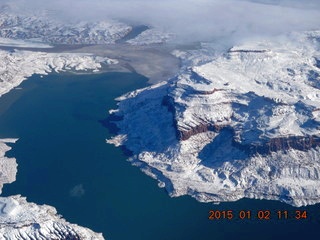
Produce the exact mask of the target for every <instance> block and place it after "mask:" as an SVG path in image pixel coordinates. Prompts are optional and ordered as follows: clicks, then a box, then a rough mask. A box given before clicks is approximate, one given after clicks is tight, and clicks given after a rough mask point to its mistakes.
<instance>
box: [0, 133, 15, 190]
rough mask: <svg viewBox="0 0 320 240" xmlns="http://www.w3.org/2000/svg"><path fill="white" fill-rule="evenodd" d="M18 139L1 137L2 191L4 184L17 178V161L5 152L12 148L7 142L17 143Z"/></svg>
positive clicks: (0, 187)
mask: <svg viewBox="0 0 320 240" xmlns="http://www.w3.org/2000/svg"><path fill="white" fill-rule="evenodd" d="M15 142H16V139H0V193H1V190H2V187H3V184H6V183H12V182H14V181H15V180H16V174H17V163H16V159H14V158H7V157H6V156H5V153H6V152H7V151H9V150H10V149H11V148H10V147H9V146H8V145H7V144H6V143H15Z"/></svg>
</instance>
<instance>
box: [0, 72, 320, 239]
mask: <svg viewBox="0 0 320 240" xmlns="http://www.w3.org/2000/svg"><path fill="white" fill-rule="evenodd" d="M145 85H146V79H145V78H143V77H142V76H140V75H137V74H127V73H106V74H100V75H81V76H76V75H50V76H47V77H44V78H40V77H38V76H34V77H32V78H31V79H29V80H28V81H25V82H23V83H22V85H21V87H22V88H23V89H22V90H13V91H11V92H10V93H8V94H6V95H5V96H3V97H1V99H0V138H3V137H16V138H19V141H18V142H17V143H16V144H12V145H11V146H13V149H12V150H11V151H10V152H9V153H8V154H7V155H8V156H10V157H16V158H17V161H18V164H19V166H18V175H17V181H16V182H14V183H12V184H10V185H5V187H4V190H3V194H4V195H12V194H22V195H23V196H26V197H27V198H28V200H29V201H32V202H36V203H38V204H44V203H45V204H49V205H52V206H54V207H56V208H57V210H58V212H59V213H60V214H62V215H63V216H64V218H66V219H67V220H68V221H70V222H73V223H78V224H80V225H82V226H86V227H89V228H91V229H93V230H94V231H97V232H103V234H104V236H105V237H106V238H107V239H111V240H122V239H134V240H135V239H137V240H147V239H148V240H149V239H155V240H163V239H169V240H171V239H173V240H175V239H185V240H193V239H217V240H219V239H284V238H285V239H311V238H318V236H319V234H320V206H319V205H316V206H310V207H307V208H299V209H298V210H306V211H308V219H306V220H304V219H301V220H296V219H289V220H279V219H277V217H276V214H275V212H276V210H283V211H284V210H288V211H289V212H290V214H291V213H292V214H293V213H294V211H295V210H297V209H296V208H293V207H290V206H288V205H285V204H282V203H279V202H275V201H258V200H248V199H245V200H240V201H238V202H234V203H223V204H220V205H212V204H203V203H199V202H197V201H195V200H194V199H192V198H191V197H188V196H185V197H179V198H170V197H169V196H168V194H167V193H166V192H165V191H164V190H163V189H160V188H158V186H157V182H156V181H155V180H153V179H151V178H150V177H148V176H146V175H144V174H143V173H142V172H140V170H139V169H138V168H136V167H133V166H131V165H130V164H129V163H128V162H127V161H126V157H125V156H124V154H123V153H122V152H121V150H120V149H118V148H115V147H114V146H112V145H108V144H106V143H105V139H106V138H108V137H110V136H111V135H110V134H109V133H108V130H107V129H106V128H104V127H103V126H102V124H101V123H100V122H99V121H100V120H102V119H105V118H106V117H107V116H108V110H109V109H112V108H116V102H115V101H114V98H115V97H117V96H119V95H121V94H123V93H125V92H128V91H130V90H133V89H136V88H140V87H143V86H145ZM210 209H216V210H232V211H233V212H234V213H235V216H234V218H233V219H232V220H227V219H224V220H211V221H210V220H208V216H209V210H210ZM240 210H250V211H252V215H253V216H252V219H251V220H240V219H239V218H238V217H237V213H238V212H239V211H240ZM258 210H270V211H271V212H272V215H271V220H259V219H257V218H254V215H255V213H256V212H257V211H258Z"/></svg>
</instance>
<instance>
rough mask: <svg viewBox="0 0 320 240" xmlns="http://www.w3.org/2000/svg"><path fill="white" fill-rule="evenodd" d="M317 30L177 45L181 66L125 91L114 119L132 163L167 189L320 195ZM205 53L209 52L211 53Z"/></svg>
mask: <svg viewBox="0 0 320 240" xmlns="http://www.w3.org/2000/svg"><path fill="white" fill-rule="evenodd" d="M319 39H320V32H317V31H314V32H306V33H291V34H288V35H286V36H285V37H283V36H282V37H278V38H272V39H271V38H269V39H266V40H263V41H262V40H259V41H253V42H246V43H244V44H242V45H239V46H234V47H233V48H231V49H229V50H228V51H225V52H224V53H220V52H219V53H216V52H214V51H212V49H211V48H210V44H206V45H203V46H202V49H200V50H194V51H189V52H181V51H175V52H174V54H175V55H176V56H178V57H181V58H182V63H183V67H182V69H181V72H180V73H179V74H178V75H177V77H175V78H174V79H171V80H170V81H169V82H168V83H166V82H164V83H160V84H157V85H154V86H152V87H148V88H146V89H142V90H137V91H135V92H132V93H129V94H126V95H124V96H122V97H120V98H118V100H119V109H117V110H112V111H111V113H112V114H115V115H119V116H122V118H121V120H119V121H117V122H115V123H116V125H117V126H118V127H119V129H120V130H119V135H118V136H116V137H114V138H113V139H110V140H108V142H109V143H113V144H115V145H117V146H119V145H125V146H126V147H127V148H128V149H129V150H131V151H132V152H133V154H134V156H133V157H132V158H131V159H130V160H131V161H132V162H133V164H135V165H138V166H140V167H141V168H142V169H143V170H144V171H145V172H146V173H147V174H149V175H151V176H152V177H154V178H157V179H158V180H159V185H160V186H164V187H166V189H167V190H168V192H169V193H170V195H171V196H180V195H184V194H189V195H191V196H193V197H195V198H197V199H198V200H199V201H204V202H221V201H235V200H238V199H240V198H243V197H248V198H260V199H274V200H280V201H282V202H286V203H288V204H291V205H294V206H302V205H308V204H315V203H318V202H320V190H319V189H320V175H319V174H320V148H319V145H320V135H319V127H320V118H319V117H320V115H319V109H320V85H319V81H320V77H319V76H320V51H319V46H320V43H319ZM210 53H211V54H210Z"/></svg>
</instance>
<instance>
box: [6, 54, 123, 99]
mask: <svg viewBox="0 0 320 240" xmlns="http://www.w3.org/2000/svg"><path fill="white" fill-rule="evenodd" d="M0 60H1V61H0V96H1V95H3V94H5V93H7V92H9V91H10V90H11V89H13V88H14V87H17V86H18V85H20V83H21V82H22V81H23V80H25V79H27V78H28V77H30V76H32V75H33V74H41V75H47V74H48V73H50V72H52V71H55V72H61V71H67V70H68V69H74V70H76V71H84V70H92V71H95V72H96V71H98V70H99V69H100V68H101V64H102V63H106V64H116V63H117V61H116V60H113V59H109V58H107V57H97V56H93V55H91V54H86V53H46V52H32V51H18V50H16V51H14V52H8V51H1V50H0Z"/></svg>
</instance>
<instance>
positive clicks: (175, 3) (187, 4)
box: [6, 0, 320, 43]
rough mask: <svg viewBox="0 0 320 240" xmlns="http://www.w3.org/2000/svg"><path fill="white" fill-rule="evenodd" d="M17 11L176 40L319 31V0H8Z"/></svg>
mask: <svg viewBox="0 0 320 240" xmlns="http://www.w3.org/2000/svg"><path fill="white" fill-rule="evenodd" d="M6 3H7V4H9V5H11V6H12V7H13V8H15V9H16V11H24V12H25V11H31V12H32V11H35V10H36V11H41V10H44V9H46V10H50V11H51V12H50V13H51V15H52V16H54V17H56V18H58V19H61V20H63V21H80V20H86V21H98V20H104V19H110V18H112V19H117V20H121V21H126V22H128V23H130V24H144V25H149V26H151V27H156V28H158V29H160V30H164V31H168V32H172V33H175V34H176V36H177V40H178V41H180V42H181V41H182V42H194V41H211V40H216V39H219V40H220V41H222V42H223V41H225V40H226V39H228V41H229V42H235V43H237V42H238V41H239V40H240V41H241V40H243V39H248V38H252V37H260V36H261V37H265V36H266V37H268V36H274V35H279V34H282V33H284V32H290V31H304V30H315V29H319V25H320V24H319V21H318V20H319V19H320V4H319V1H316V0H306V1H298V0H197V1H195V0H185V1H182V0H171V1H169V0H163V1H155V0H120V1H119V0H104V1H102V0H91V1H89V0H56V1H52V2H51V1H50V2H49V1H41V0H11V1H10V0H8V1H6Z"/></svg>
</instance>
